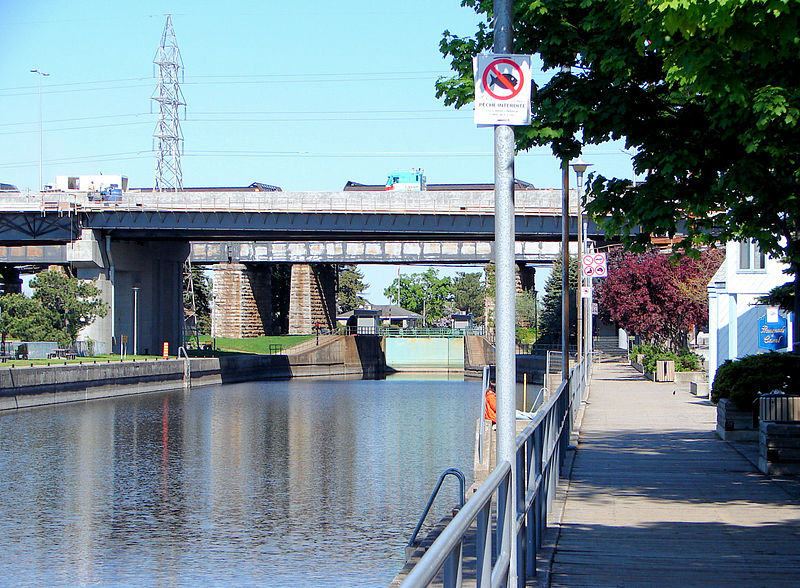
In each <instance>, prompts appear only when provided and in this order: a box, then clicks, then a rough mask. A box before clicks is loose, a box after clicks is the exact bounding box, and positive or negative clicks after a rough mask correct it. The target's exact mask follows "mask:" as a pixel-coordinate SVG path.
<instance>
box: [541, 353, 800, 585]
mask: <svg viewBox="0 0 800 588" xmlns="http://www.w3.org/2000/svg"><path fill="white" fill-rule="evenodd" d="M674 390H675V386H673V385H672V384H656V383H653V382H650V381H649V380H646V379H645V378H643V377H642V376H641V375H640V374H639V373H638V372H636V371H635V370H634V369H633V368H631V367H630V366H627V365H622V364H599V365H597V366H596V369H595V374H594V378H593V380H592V386H591V389H590V392H589V397H588V404H587V405H586V408H585V413H584V416H583V422H582V426H581V429H580V437H579V442H578V449H577V451H576V453H575V459H574V462H573V467H572V472H571V478H570V480H569V485H568V487H567V489H566V501H565V502H564V504H563V505H562V508H563V511H562V512H561V513H560V514H561V525H560V529H559V530H558V537H557V539H556V545H555V551H554V553H553V559H552V565H551V568H550V573H549V584H550V585H551V586H592V587H596V586H800V482H798V480H796V479H780V478H770V477H767V476H764V475H762V474H760V473H759V472H758V470H757V469H756V467H755V466H754V465H753V464H752V463H751V461H749V460H748V457H747V456H748V454H749V453H752V452H748V451H742V450H741V448H737V446H735V445H732V444H729V443H726V442H724V441H721V440H719V439H718V438H717V437H716V436H715V435H714V432H713V431H714V428H715V425H716V408H715V407H714V406H712V405H711V404H710V403H708V402H707V401H705V400H702V399H697V398H695V397H694V396H691V395H690V394H688V393H687V392H681V391H676V392H673V391H674ZM554 514H556V513H554ZM547 576H548V575H547V574H545V578H542V577H541V576H540V578H539V579H540V581H541V580H544V581H545V582H547V580H548V578H547Z"/></svg>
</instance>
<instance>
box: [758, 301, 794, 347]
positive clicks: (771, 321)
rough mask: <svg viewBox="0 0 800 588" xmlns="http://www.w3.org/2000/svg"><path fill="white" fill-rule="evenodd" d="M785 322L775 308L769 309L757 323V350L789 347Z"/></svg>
mask: <svg viewBox="0 0 800 588" xmlns="http://www.w3.org/2000/svg"><path fill="white" fill-rule="evenodd" d="M787 331H788V329H787V321H786V318H785V317H782V316H780V315H779V314H778V312H777V308H774V309H773V308H769V309H768V310H767V314H766V315H765V316H762V317H761V318H760V319H759V321H758V348H759V349H770V350H773V351H774V350H776V349H784V348H786V347H788V346H789V337H788V332H787Z"/></svg>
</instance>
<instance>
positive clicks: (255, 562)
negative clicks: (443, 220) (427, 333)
mask: <svg viewBox="0 0 800 588" xmlns="http://www.w3.org/2000/svg"><path fill="white" fill-rule="evenodd" d="M436 377H437V376H429V377H428V378H427V379H421V376H394V377H390V378H388V379H386V380H380V381H374V380H373V381H370V380H292V381H281V382H255V383H246V384H234V385H224V386H214V387H207V388H197V389H194V390H191V391H188V392H169V393H163V394H147V395H139V396H126V397H121V398H116V399H109V400H98V401H92V402H87V403H74V404H62V405H57V406H49V407H40V408H35V409H30V410H23V411H14V412H6V413H0V514H1V515H2V516H0V584H5V583H9V584H11V585H15V586H42V585H47V586H74V585H101V586H105V585H114V586H140V585H160V586H164V585H170V586H172V585H176V586H214V585H217V586H218V585H235V586H292V587H295V588H296V587H299V586H385V585H387V584H388V582H389V581H390V580H391V579H392V578H393V577H394V575H395V573H396V572H397V571H398V570H399V569H400V567H401V566H402V565H403V563H404V560H403V547H404V545H405V543H406V542H407V541H408V539H409V537H410V534H411V532H412V531H413V529H414V526H415V525H416V523H417V520H418V518H419V516H420V514H421V512H422V509H423V507H424V506H425V503H426V501H427V499H428V496H429V495H430V492H431V490H432V489H433V486H434V485H435V483H436V481H437V480H438V477H439V475H440V474H441V473H442V472H443V471H444V470H445V469H447V468H450V467H457V468H460V469H461V470H462V471H463V472H464V473H465V474H466V475H467V482H468V484H469V483H470V482H471V478H472V471H471V470H472V460H473V451H474V432H475V420H476V417H477V415H478V411H479V410H480V406H481V393H480V383H479V382H475V381H468V382H465V381H461V379H460V376H459V377H458V378H459V379H456V380H453V379H451V380H448V379H446V378H447V376H438V377H439V379H430V378H436ZM453 377H454V376H452V375H451V376H450V378H453ZM456 487H457V484H455V481H454V479H453V478H450V479H449V481H448V482H447V483H446V484H445V491H444V493H443V498H444V500H443V504H442V505H440V506H439V508H438V511H437V515H441V514H443V513H444V512H445V511H446V510H447V507H449V506H452V504H453V503H454V502H455V499H456V494H457V493H456V491H455V488H456Z"/></svg>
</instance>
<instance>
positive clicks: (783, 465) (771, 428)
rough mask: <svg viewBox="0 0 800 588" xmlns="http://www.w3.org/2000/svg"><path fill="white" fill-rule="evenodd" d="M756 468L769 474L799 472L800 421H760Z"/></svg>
mask: <svg viewBox="0 0 800 588" xmlns="http://www.w3.org/2000/svg"><path fill="white" fill-rule="evenodd" d="M758 469H759V470H761V471H762V472H763V473H765V474H769V475H778V476H786V475H795V476H796V475H798V474H800V423H770V422H762V423H761V425H760V428H759V435H758Z"/></svg>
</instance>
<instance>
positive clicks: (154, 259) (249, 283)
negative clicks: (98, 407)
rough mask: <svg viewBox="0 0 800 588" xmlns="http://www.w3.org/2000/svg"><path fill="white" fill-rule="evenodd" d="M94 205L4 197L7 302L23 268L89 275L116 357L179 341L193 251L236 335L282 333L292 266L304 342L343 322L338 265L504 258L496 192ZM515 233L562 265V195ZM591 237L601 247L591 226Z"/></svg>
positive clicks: (521, 256)
mask: <svg viewBox="0 0 800 588" xmlns="http://www.w3.org/2000/svg"><path fill="white" fill-rule="evenodd" d="M93 196H94V195H93V194H88V193H85V192H69V193H64V192H53V193H48V192H45V193H27V194H20V193H17V194H13V193H12V194H5V195H4V196H3V199H2V201H0V272H2V274H3V281H4V283H5V284H4V287H5V290H6V291H13V290H14V289H15V288H18V287H19V276H18V266H24V265H39V266H41V265H50V264H60V265H70V266H71V267H72V268H73V269H74V270H75V273H76V275H77V276H78V277H79V278H85V279H96V280H97V285H98V287H99V288H100V289H101V292H102V297H103V298H104V299H105V300H106V301H107V302H108V304H109V306H110V308H111V312H110V313H109V315H108V317H106V318H104V319H98V320H97V321H95V323H94V324H93V325H92V326H91V327H89V328H88V329H86V332H85V333H84V335H85V336H87V337H90V338H92V339H93V340H95V341H96V342H98V344H99V345H98V347H99V348H103V347H104V348H105V349H107V350H111V349H114V350H117V349H118V347H119V343H120V341H121V339H122V338H123V337H124V336H125V335H127V336H128V339H129V340H131V339H132V338H133V329H134V323H136V324H137V326H138V329H137V330H138V337H137V339H138V342H139V351H144V350H148V351H150V352H154V351H155V350H157V349H160V347H161V343H162V342H163V341H168V342H169V343H170V346H171V347H172V348H175V346H177V345H178V344H180V343H181V341H182V325H183V305H182V299H181V290H182V288H181V280H182V265H183V263H184V261H185V260H186V259H187V258H188V257H189V255H190V252H191V258H192V260H193V261H195V262H201V263H215V264H219V265H218V266H217V268H218V275H217V276H215V282H218V283H219V284H220V288H222V290H220V294H221V293H222V292H224V293H225V296H227V297H228V300H227V301H225V302H226V304H224V306H225V308H228V309H229V312H227V314H225V313H223V314H222V315H220V314H219V313H218V314H217V316H216V318H217V321H216V322H217V324H220V325H229V326H231V327H232V328H231V330H229V331H226V332H225V333H224V334H228V335H234V336H237V335H238V336H252V335H257V334H260V333H264V332H269V330H270V329H271V328H272V325H271V324H269V323H270V320H271V319H269V317H270V316H271V315H272V307H271V302H270V301H271V299H272V291H271V272H272V271H273V269H274V267H275V264H284V266H285V265H287V264H290V265H291V270H289V271H290V272H291V284H292V286H291V294H290V296H289V312H288V314H289V323H290V324H289V330H290V332H300V333H302V332H310V329H311V328H312V326H313V325H314V324H315V323H320V324H322V325H332V323H333V320H334V316H335V302H334V285H335V272H334V271H333V268H332V266H331V265H330V264H335V263H431V264H435V263H442V262H448V263H464V264H474V263H484V262H489V261H491V260H492V259H493V257H494V255H493V239H494V216H493V213H494V193H493V192H492V191H486V190H472V191H469V190H466V191H465V190H453V191H435V192H434V191H423V192H402V193H395V192H375V191H365V192H359V191H341V192H219V191H209V192H202V191H200V192H198V191H192V192H170V193H153V192H126V193H125V194H123V195H122V197H121V200H119V201H113V202H110V201H97V200H94V199H93V198H92V197H93ZM576 197H577V194H576V193H573V197H572V199H571V200H572V204H573V206H572V210H571V214H572V218H571V219H570V226H571V233H572V234H575V233H576V231H577V219H576V216H575V215H576V214H577V209H576ZM516 234H517V257H518V261H519V263H521V264H524V263H525V262H546V261H549V260H552V259H553V258H554V257H555V256H556V255H557V253H558V247H559V244H558V241H560V238H561V191H560V190H555V189H549V190H534V189H524V190H517V191H516ZM589 235H590V236H591V237H594V238H598V239H599V238H601V236H600V233H599V231H598V230H597V228H596V227H595V226H594V224H593V223H590V224H589ZM190 243H195V244H194V245H193V246H191V248H190ZM134 289H136V290H134ZM134 292H136V297H137V298H138V300H137V301H136V303H134ZM134 305H136V311H134ZM237 329H238V330H237ZM219 334H220V335H222V334H223V333H219Z"/></svg>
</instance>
